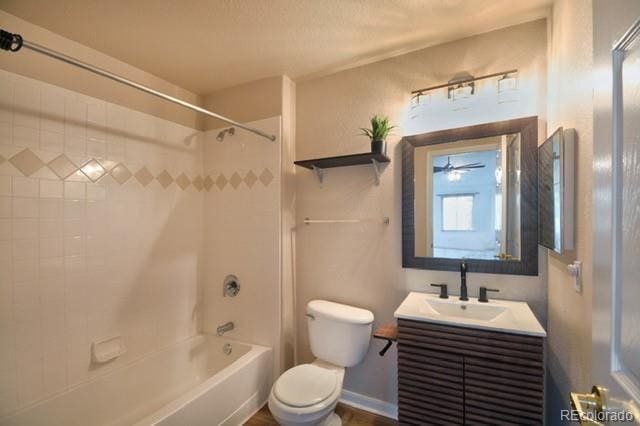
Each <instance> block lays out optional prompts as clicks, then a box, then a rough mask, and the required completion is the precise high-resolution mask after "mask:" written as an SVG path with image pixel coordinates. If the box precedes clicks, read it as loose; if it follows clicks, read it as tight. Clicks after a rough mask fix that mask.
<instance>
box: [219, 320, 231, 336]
mask: <svg viewBox="0 0 640 426" xmlns="http://www.w3.org/2000/svg"><path fill="white" fill-rule="evenodd" d="M233 327H234V326H233V321H229V322H228V323H226V324H222V325H221V326H219V327H218V330H217V333H218V336H222V335H223V334H224V333H226V332H227V331H231V330H233Z"/></svg>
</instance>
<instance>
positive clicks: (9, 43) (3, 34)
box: [0, 29, 276, 141]
mask: <svg viewBox="0 0 640 426" xmlns="http://www.w3.org/2000/svg"><path fill="white" fill-rule="evenodd" d="M23 47H25V48H27V49H30V50H33V51H34V52H38V53H41V54H43V55H46V56H49V57H51V58H54V59H57V60H59V61H62V62H66V63H67V64H70V65H75V66H77V67H80V68H82V69H85V70H87V71H89V72H92V73H94V74H98V75H101V76H103V77H106V78H108V79H111V80H114V81H117V82H119V83H122V84H124V85H127V86H129V87H133V88H134V89H138V90H140V91H142V92H146V93H149V94H151V95H153V96H157V97H158V98H162V99H164V100H166V101H169V102H173V103H174V104H178V105H180V106H182V107H184V108H188V109H190V110H193V111H196V112H199V113H201V114H204V115H207V116H209V117H213V118H216V119H218V120H220V121H224V122H225V123H228V124H231V125H233V126H235V127H238V128H240V129H244V130H246V131H248V132H251V133H255V134H256V135H258V136H262V137H263V138H267V139H269V140H270V141H275V140H276V136H275V135H270V134H268V133H265V132H263V131H262V130H259V129H256V128H254V127H250V126H246V125H244V124H242V123H239V122H237V121H235V120H232V119H230V118H227V117H224V116H222V115H220V114H216V113H215V112H211V111H209V110H206V109H204V108H201V107H199V106H197V105H193V104H190V103H189V102H186V101H183V100H181V99H178V98H174V97H173V96H170V95H167V94H166V93H162V92H159V91H157V90H155V89H152V88H150V87H147V86H145V85H143V84H140V83H136V82H135V81H131V80H129V79H127V78H124V77H122V76H119V75H118V74H114V73H112V72H110V71H107V70H105V69H102V68H100V67H97V66H95V65H91V64H88V63H86V62H83V61H80V60H78V59H75V58H72V57H71V56H67V55H65V54H64V53H60V52H56V51H55V50H52V49H49V48H48V47H45V46H41V45H39V44H37V43H33V42H30V41H27V40H24V39H23V38H22V36H21V35H20V34H13V33H10V32H8V31H4V30H2V29H0V49H2V50H6V51H9V52H17V51H19V50H20V49H21V48H23Z"/></svg>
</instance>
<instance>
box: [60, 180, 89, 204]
mask: <svg viewBox="0 0 640 426" xmlns="http://www.w3.org/2000/svg"><path fill="white" fill-rule="evenodd" d="M86 197H87V194H86V187H85V184H84V183H82V182H65V183H64V198H65V199H67V200H84V199H85V198H86Z"/></svg>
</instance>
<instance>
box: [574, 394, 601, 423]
mask: <svg viewBox="0 0 640 426" xmlns="http://www.w3.org/2000/svg"><path fill="white" fill-rule="evenodd" d="M607 393H608V390H607V389H606V388H604V387H602V386H598V385H596V386H594V387H593V388H592V389H591V393H577V392H571V407H572V408H573V410H574V411H576V412H577V413H578V416H579V417H580V424H581V425H590V426H604V423H600V422H598V421H595V420H593V418H595V416H589V415H588V414H587V413H601V412H604V411H606V410H607Z"/></svg>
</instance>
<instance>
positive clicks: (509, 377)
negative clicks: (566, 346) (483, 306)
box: [398, 320, 544, 425]
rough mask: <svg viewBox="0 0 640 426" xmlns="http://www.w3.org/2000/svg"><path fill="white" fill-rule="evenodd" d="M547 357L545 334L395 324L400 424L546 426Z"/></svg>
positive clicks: (404, 322)
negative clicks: (545, 379) (544, 422)
mask: <svg viewBox="0 0 640 426" xmlns="http://www.w3.org/2000/svg"><path fill="white" fill-rule="evenodd" d="M543 360H544V346H543V339H542V338H540V337H535V336H524V335H515V334H509V333H502V332H496V331H488V330H479V329H471V328H464V327H454V326H448V325H441V324H430V323H422V322H416V321H410V320H398V415H399V419H400V423H401V424H420V425H423V424H440V425H442V424H466V425H496V424H500V425H503V424H504V425H509V424H516V425H528V424H542V421H543V413H544V405H543V401H544V365H543ZM425 397H426V398H425Z"/></svg>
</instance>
